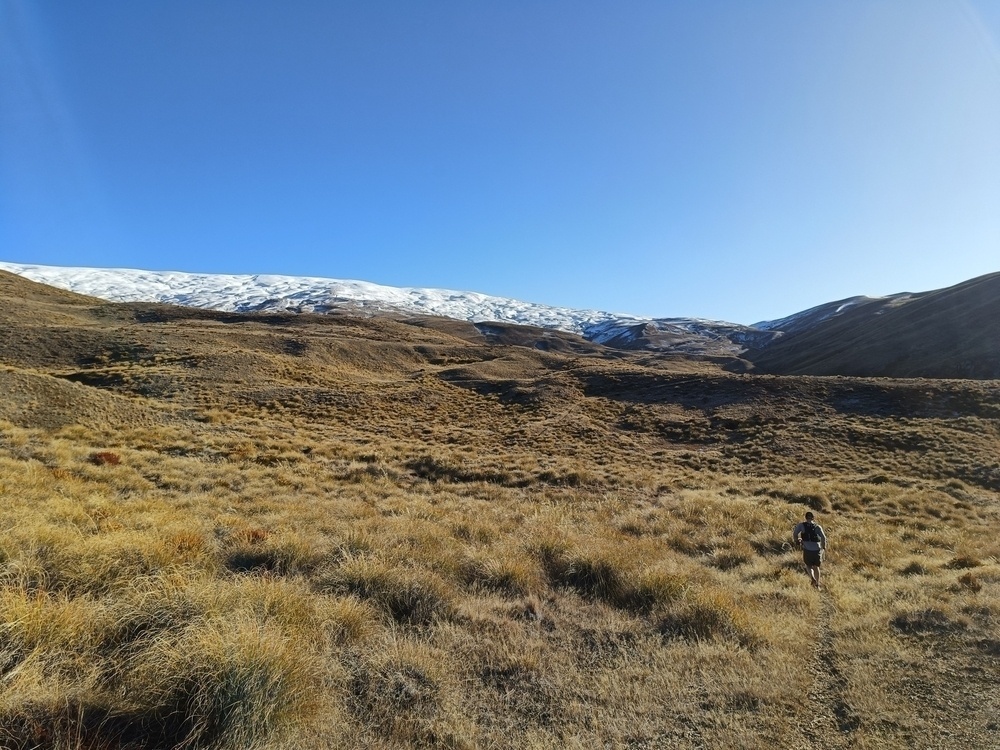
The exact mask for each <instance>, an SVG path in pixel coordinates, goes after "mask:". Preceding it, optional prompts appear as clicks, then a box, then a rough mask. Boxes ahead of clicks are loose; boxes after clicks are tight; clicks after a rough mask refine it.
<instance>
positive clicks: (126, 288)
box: [0, 262, 774, 356]
mask: <svg viewBox="0 0 1000 750" xmlns="http://www.w3.org/2000/svg"><path fill="white" fill-rule="evenodd" d="M0 270H5V271H9V272H10V273H15V274H18V275H20V276H24V277H25V278H28V279H31V280H32V281H37V282H40V283H43V284H48V285H50V286H54V287H58V288H61V289H67V290H70V291H73V292H77V293H80V294H86V295H89V296H92V297H98V298H101V299H106V300H110V301H113V302H163V303H168V304H176V305H186V306H189V307H201V308H207V309H214V310H224V311H229V312H277V311H294V312H318V313H323V312H328V311H330V310H333V309H343V308H351V309H355V310H358V311H359V312H368V313H402V314H411V315H412V314H416V315H436V316H443V317H448V318H455V319H458V320H465V321H469V322H472V323H484V322H503V323H515V324H519V325H529V326H536V327H539V328H551V329H556V330H561V331H567V332H570V333H576V334H579V335H581V336H583V337H584V338H586V339H588V340H590V341H593V342H595V343H599V344H605V345H608V346H613V347H616V348H643V349H656V350H660V351H676V352H678V353H684V354H690V355H711V356H736V355H738V354H739V353H740V352H741V351H743V350H744V349H745V348H746V347H747V346H748V345H758V346H759V345H762V344H763V343H764V342H765V341H766V340H769V339H770V338H772V337H773V336H774V334H773V333H772V332H770V331H764V330H759V329H757V328H753V327H749V326H741V325H736V324H732V323H725V322H720V321H707V320H699V319H696V318H661V319H655V320H651V319H644V318H638V317H634V316H630V315H616V314H614V313H608V312H602V311H598V310H574V309H570V308H565V307H552V306H549V305H542V304H537V303H533V302H521V301H519V300H513V299H507V298H504V297H494V296H490V295H486V294H479V293H476V292H457V291H451V290H447V289H425V288H402V287H390V286H382V285H379V284H372V283H369V282H364V281H345V280H340V279H327V278H320V277H309V276H272V275H256V276H250V275H242V276H240V275H228V274H198V273H183V272H179V271H142V270H136V269H125V268H115V269H102V268H71V267H59V266H42V265H31V264H23V263H5V262H0Z"/></svg>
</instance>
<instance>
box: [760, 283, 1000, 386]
mask: <svg viewBox="0 0 1000 750" xmlns="http://www.w3.org/2000/svg"><path fill="white" fill-rule="evenodd" d="M828 307H829V306H828ZM744 358H745V359H748V360H750V361H751V362H752V363H753V365H754V369H755V371H756V372H760V373H774V374H785V375H854V376H883V377H897V378H907V377H930V378H986V379H989V378H1000V273H995V274H989V275H987V276H981V277H979V278H976V279H972V280H971V281H967V282H964V283H962V284H957V285H955V286H952V287H948V288H947V289H940V290H936V291H932V292H925V293H922V294H910V295H897V296H895V297H892V298H888V299H884V300H882V299H864V300H862V301H860V302H858V303H856V304H851V305H849V306H847V308H846V309H845V310H843V311H842V312H840V313H837V314H835V315H832V316H830V317H828V318H826V319H824V320H822V321H820V322H818V323H816V324H815V325H812V326H809V327H807V328H805V329H804V330H803V329H800V330H792V331H790V332H789V333H787V334H786V335H784V336H781V337H779V338H777V339H775V340H774V341H773V342H771V343H770V344H769V345H768V346H766V347H764V348H762V349H758V350H756V351H751V352H748V353H746V354H744Z"/></svg>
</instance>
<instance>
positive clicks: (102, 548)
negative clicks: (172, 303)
mask: <svg viewBox="0 0 1000 750" xmlns="http://www.w3.org/2000/svg"><path fill="white" fill-rule="evenodd" d="M53 304H56V303H53ZM66 304H70V303H68V302H67V303H66ZM2 307H3V306H2V305H0V308H2ZM0 313H3V314H4V315H6V318H5V320H8V322H9V323H10V324H11V325H12V326H14V328H12V331H13V333H12V341H14V344H13V345H12V346H11V348H10V349H9V351H8V353H7V354H5V357H6V360H5V361H7V362H8V364H9V368H8V370H6V371H5V372H6V373H7V375H6V376H5V377H6V379H5V380H3V381H2V382H3V383H4V384H6V385H7V386H8V404H15V405H17V406H16V408H14V407H13V406H8V407H7V411H5V412H3V415H4V418H5V419H6V420H8V421H3V422H0V501H2V502H0V528H2V530H3V533H2V535H0V745H3V746H4V747H12V748H60V749H61V748H68V749H73V750H83V749H84V748H87V749H89V748H108V749H110V748H117V749H118V750H122V749H123V748H133V749H137V748H147V749H150V750H151V749H152V748H168V747H186V748H233V749H235V748H285V747H288V748H291V747H295V748H308V747H315V748H326V747H344V748H373V749H374V748H394V747H398V748H404V747H448V748H551V747H570V748H574V747H575V748H592V747H623V748H624V747H631V748H661V747H690V748H746V749H747V750H758V749H762V748H774V747H781V748H794V747H806V746H813V745H818V744H823V745H827V746H829V747H834V748H836V747H858V748H875V747H879V748H904V747H905V748H910V747H964V746H966V745H969V744H970V743H975V744H976V745H978V746H980V747H989V746H991V745H996V744H997V742H998V741H1000V733H998V728H997V724H996V723H995V719H994V718H993V717H994V716H995V713H996V707H997V705H998V704H997V701H998V698H1000V688H998V687H997V686H998V685H1000V680H998V678H1000V674H998V672H1000V669H998V667H997V660H996V656H997V655H998V654H1000V625H998V622H1000V619H998V616H1000V595H998V592H1000V541H998V540H997V537H996V533H995V529H996V527H997V521H998V506H997V500H998V494H997V493H998V491H1000V484H998V481H1000V464H997V455H998V448H1000V427H998V420H1000V411H998V408H997V403H1000V400H998V399H997V392H998V386H997V384H995V383H989V382H984V383H962V382H937V383H928V382H923V381H912V382H911V381H899V382H892V381H878V382H875V381H861V380H849V379H809V378H787V379H783V378H772V377H765V378H751V377H737V376H725V375H720V374H718V373H715V372H712V371H709V370H707V369H706V367H702V366H700V365H699V366H698V367H696V366H694V365H685V366H684V368H683V370H679V369H671V368H670V366H668V365H666V364H664V363H663V362H660V361H658V360H656V359H655V358H650V357H649V355H641V356H639V355H636V356H634V357H632V356H631V355H629V356H624V357H621V358H617V359H612V358H609V357H605V356H603V355H601V354H600V353H599V352H596V351H595V352H590V353H586V352H585V353H583V354H580V353H579V352H576V353H572V354H564V353H559V352H540V351H533V350H530V349H523V348H516V347H502V346H495V347H487V346H484V345H483V344H482V343H481V342H477V341H476V340H475V336H474V335H473V334H471V333H469V332H467V331H462V332H460V333H462V336H465V338H461V337H457V336H456V335H453V334H454V332H449V331H444V330H442V331H437V330H435V329H434V328H433V327H430V328H428V327H427V326H425V325H421V326H412V325H406V324H404V323H400V322H393V321H384V320H360V319H350V318H342V317H336V316H334V317H332V318H330V319H325V318H311V317H309V316H302V317H301V318H296V317H294V316H288V317H280V316H279V317H274V318H268V319H265V320H263V321H261V320H257V319H254V318H252V317H249V316H226V315H221V314H211V313H205V312H200V311H187V312H185V311H177V310H173V309H170V308H155V307H153V308H143V307H136V306H132V307H120V306H110V305H105V306H96V307H95V306H93V305H91V306H89V307H88V306H87V305H79V304H75V303H74V304H73V305H72V310H71V311H70V312H67V313H65V316H66V319H60V321H59V322H58V325H59V326H62V328H60V329H59V331H57V332H56V334H58V335H57V338H58V337H59V336H61V337H62V338H61V339H60V341H62V343H63V345H62V346H61V347H59V348H52V347H41V346H38V347H35V346H33V345H32V338H31V337H32V336H33V335H37V336H41V335H43V334H45V335H48V334H51V333H52V331H51V330H50V329H51V326H49V327H48V328H47V327H46V324H45V321H44V319H42V318H36V319H33V320H32V321H31V322H30V325H28V324H27V323H24V324H23V325H21V327H17V325H16V324H17V323H18V319H17V318H16V317H15V316H14V315H13V313H12V312H11V311H10V309H6V311H5V310H4V309H0ZM71 321H76V323H71ZM73 325H76V326H77V327H78V328H79V329H80V331H82V332H81V335H80V340H81V341H82V342H83V344H79V345H74V344H73V340H72V338H71V337H70V336H69V333H68V332H70V331H72V330H73ZM64 329H65V330H64ZM56 334H52V335H56ZM74 346H76V348H74ZM95 346H96V347H97V349H94V347H95ZM92 349H94V350H93V351H92ZM95 351H98V353H99V354H100V356H95V353H94V352H95ZM32 352H35V354H32ZM32 357H34V358H32ZM699 368H701V369H699ZM29 369H30V372H29ZM67 376H71V377H72V378H73V379H76V380H77V381H78V382H79V383H90V384H91V385H80V384H72V383H67V382H66V380H65V378H66V377H67ZM66 388H70V390H69V391H67V390H66ZM77 391H80V392H82V393H86V394H87V396H86V397H85V398H83V399H82V400H81V407H80V408H81V409H82V411H81V415H82V416H83V417H85V418H81V419H72V416H73V408H74V405H73V402H72V400H68V401H66V402H65V403H62V402H59V403H55V402H51V403H50V401H49V399H50V397H51V398H53V399H57V398H63V395H64V394H66V393H70V394H74V393H76V392H77ZM55 406H58V414H59V415H60V416H59V419H50V418H49V417H48V416H46V418H45V419H39V420H37V421H35V417H36V416H38V415H50V416H51V415H52V414H53V413H55V412H54V411H53V409H54V408H55ZM135 415H143V416H142V418H137V419H132V417H133V416H135ZM64 417H69V419H64ZM808 508H812V509H814V510H816V511H818V513H819V516H820V520H821V522H822V523H823V524H824V527H825V528H826V530H827V533H828V534H829V536H830V539H831V548H830V551H829V556H828V559H827V564H825V565H824V571H825V584H826V587H825V588H826V590H825V591H824V592H822V593H817V592H814V591H812V590H810V589H809V587H808V586H807V583H806V579H805V577H804V575H803V573H802V570H801V564H800V561H799V558H798V554H797V553H796V552H795V551H793V550H791V549H790V548H789V545H788V540H789V536H790V529H791V527H792V525H793V524H794V523H795V522H796V521H797V520H799V518H800V517H801V515H802V513H803V512H804V511H805V510H806V509H808Z"/></svg>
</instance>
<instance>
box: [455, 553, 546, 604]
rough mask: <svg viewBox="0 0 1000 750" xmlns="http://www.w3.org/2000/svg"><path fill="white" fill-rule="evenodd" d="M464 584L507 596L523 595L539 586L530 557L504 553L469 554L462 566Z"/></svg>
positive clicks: (537, 575)
mask: <svg viewBox="0 0 1000 750" xmlns="http://www.w3.org/2000/svg"><path fill="white" fill-rule="evenodd" d="M462 577H463V578H464V580H465V582H466V583H469V584H472V585H474V586H478V587H481V588H483V589H486V590H489V591H496V592H498V593H501V594H504V595H507V596H523V595H525V594H527V593H529V592H530V591H532V590H537V589H538V588H539V587H540V581H541V576H540V570H539V567H538V565H537V564H536V563H535V561H534V560H532V559H531V558H530V557H526V556H515V555H514V554H512V553H511V552H509V551H508V552H506V553H500V554H496V553H492V554H486V553H479V554H476V555H471V556H470V557H469V558H468V559H466V561H465V562H464V564H463V565H462Z"/></svg>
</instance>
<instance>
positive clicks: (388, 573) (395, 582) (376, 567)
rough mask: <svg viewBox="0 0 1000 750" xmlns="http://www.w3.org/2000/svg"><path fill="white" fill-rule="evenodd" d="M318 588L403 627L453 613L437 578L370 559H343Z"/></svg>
mask: <svg viewBox="0 0 1000 750" xmlns="http://www.w3.org/2000/svg"><path fill="white" fill-rule="evenodd" d="M319 588H320V590H322V591H327V592H330V593H334V594H341V595H345V594H350V595H353V596H357V597H358V598H360V599H362V600H365V601H368V602H370V603H371V604H372V605H373V606H375V607H376V608H377V609H379V610H381V611H382V612H384V613H385V614H387V615H388V616H389V617H391V618H392V619H393V620H395V621H396V622H398V623H400V624H405V625H428V624H430V623H433V622H435V621H436V620H439V619H446V618H448V617H449V616H450V615H451V613H452V610H453V605H452V599H453V596H454V593H453V591H452V589H451V587H450V586H449V585H448V584H447V583H446V582H445V581H444V580H443V579H441V578H440V577H439V576H437V575H435V574H433V573H431V572H429V571H422V570H414V569H409V568H402V567H398V566H394V565H391V564H389V563H387V562H385V561H384V560H381V559H377V558H371V557H357V558H353V559H348V560H344V561H343V562H342V563H340V564H339V565H337V566H336V567H334V568H331V569H329V570H327V571H324V572H323V573H322V574H321V576H320V578H319Z"/></svg>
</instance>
